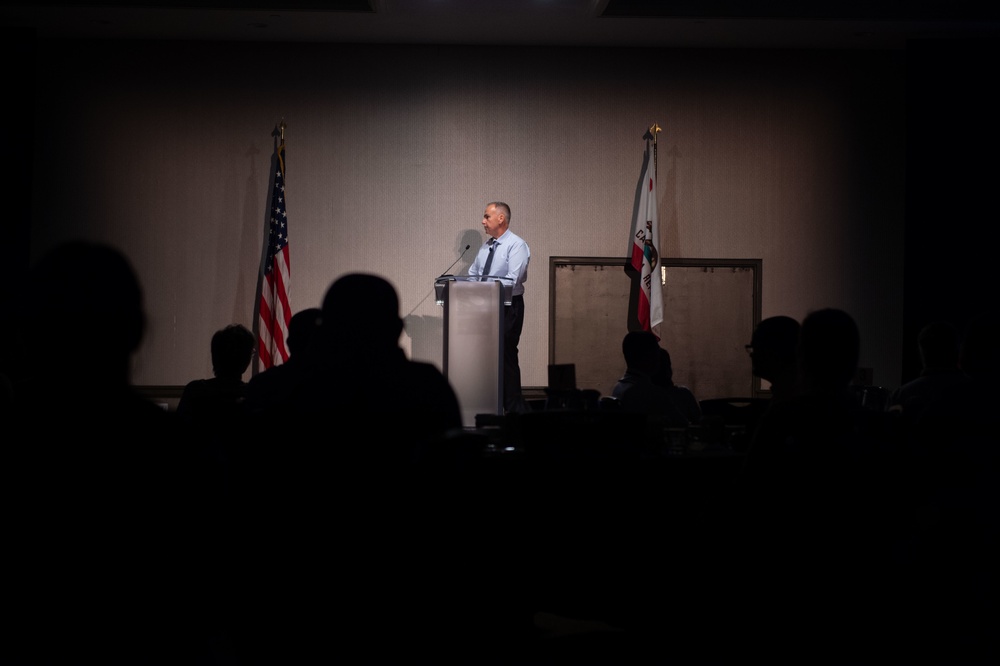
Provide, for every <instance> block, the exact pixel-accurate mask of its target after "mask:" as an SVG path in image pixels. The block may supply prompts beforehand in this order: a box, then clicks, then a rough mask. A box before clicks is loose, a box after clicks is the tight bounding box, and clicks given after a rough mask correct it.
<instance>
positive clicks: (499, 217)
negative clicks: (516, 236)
mask: <svg viewBox="0 0 1000 666" xmlns="http://www.w3.org/2000/svg"><path fill="white" fill-rule="evenodd" d="M504 222H506V219H505V218H504V215H503V213H502V212H500V211H498V210H497V207H496V206H493V205H490V206H487V207H486V210H485V211H484V212H483V229H484V230H485V231H486V235H487V236H489V237H490V238H499V237H500V235H501V234H503V229H502V227H503V224H504Z"/></svg>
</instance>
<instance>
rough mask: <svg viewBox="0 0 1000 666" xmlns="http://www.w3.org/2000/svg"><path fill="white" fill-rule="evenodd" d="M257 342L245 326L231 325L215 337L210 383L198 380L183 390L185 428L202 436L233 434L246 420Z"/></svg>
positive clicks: (181, 409)
mask: <svg viewBox="0 0 1000 666" xmlns="http://www.w3.org/2000/svg"><path fill="white" fill-rule="evenodd" d="M256 344H257V340H256V338H255V337H254V334H253V333H252V332H251V331H250V329H248V328H247V327H246V326H243V325H242V324H229V325H228V326H226V327H225V328H222V329H219V330H218V331H216V332H215V333H214V334H213V335H212V343H211V352H212V374H213V375H214V376H213V377H212V378H211V379H195V380H193V381H191V382H188V384H187V385H186V386H185V387H184V391H183V392H182V393H181V398H180V401H179V402H178V403H177V416H178V418H180V420H181V422H182V424H183V425H184V426H186V427H190V428H192V429H193V430H194V431H195V432H200V433H205V434H208V433H213V434H222V433H232V431H233V429H234V428H235V427H236V426H238V425H239V423H240V422H241V421H242V417H243V401H244V399H245V397H246V392H247V384H246V382H244V381H243V373H245V372H246V371H247V368H249V367H250V361H251V360H252V359H253V351H254V347H255V346H256Z"/></svg>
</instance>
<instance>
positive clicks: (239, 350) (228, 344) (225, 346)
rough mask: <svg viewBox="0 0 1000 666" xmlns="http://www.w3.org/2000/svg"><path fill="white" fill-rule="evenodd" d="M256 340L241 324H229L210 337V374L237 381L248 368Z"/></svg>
mask: <svg viewBox="0 0 1000 666" xmlns="http://www.w3.org/2000/svg"><path fill="white" fill-rule="evenodd" d="M256 346H257V340H256V339H255V338H254V336H253V333H251V332H250V329H249V328H247V327H246V326H243V325H242V324H230V325H229V326H226V327H225V328H223V329H221V330H219V331H216V332H215V335H213V336H212V372H213V374H215V376H216V377H229V378H233V379H239V378H241V377H242V376H243V373H244V372H246V370H247V368H249V367H250V360H251V359H252V358H253V350H254V347H256Z"/></svg>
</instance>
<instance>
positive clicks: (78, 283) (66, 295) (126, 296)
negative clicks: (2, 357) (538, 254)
mask: <svg viewBox="0 0 1000 666" xmlns="http://www.w3.org/2000/svg"><path fill="white" fill-rule="evenodd" d="M24 314H25V332H26V334H27V336H28V337H27V348H28V350H29V351H30V353H31V354H32V363H33V364H34V366H35V367H36V368H47V369H48V371H52V370H57V371H58V370H60V368H61V371H63V372H68V371H82V372H84V373H87V374H88V378H89V379H90V380H94V379H97V378H99V377H101V376H107V377H110V378H112V380H113V381H126V382H127V379H128V360H129V358H130V356H131V355H132V353H133V352H135V351H136V350H137V349H138V348H139V344H140V342H141V341H142V337H143V334H144V333H145V326H146V317H145V313H144V310H143V296H142V289H141V287H140V284H139V279H138V277H137V276H136V273H135V271H134V270H133V268H132V265H131V264H130V263H129V261H128V259H126V257H125V255H124V254H122V252H120V251H119V250H118V249H116V248H114V247H112V246H110V245H105V244H102V243H96V242H90V241H83V240H75V241H67V242H64V243H61V244H59V245H56V246H55V247H53V248H52V249H50V250H49V251H48V252H47V253H46V254H45V255H43V256H42V257H41V258H39V260H38V261H37V262H36V263H35V264H34V265H33V266H32V267H31V270H30V273H29V279H28V289H27V298H26V304H25V313H24Z"/></svg>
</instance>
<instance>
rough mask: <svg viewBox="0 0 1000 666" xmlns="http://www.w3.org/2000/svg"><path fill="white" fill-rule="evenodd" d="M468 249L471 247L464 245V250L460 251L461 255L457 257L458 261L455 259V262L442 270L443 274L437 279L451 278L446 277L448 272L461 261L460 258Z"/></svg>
mask: <svg viewBox="0 0 1000 666" xmlns="http://www.w3.org/2000/svg"><path fill="white" fill-rule="evenodd" d="M470 247H472V246H471V245H466V246H465V249H464V250H462V254H460V255H458V259H456V260H455V261H453V262H451V266H449V267H448V268H446V269H444V273H441V275H439V276H438V277H439V278H443V277H451V276H450V275H448V271H450V270H451V269H452V268H454V267H455V264H457V263H458V262H460V261H461V260H462V257H464V256H465V253H466V252H468V251H469V248H470Z"/></svg>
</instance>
